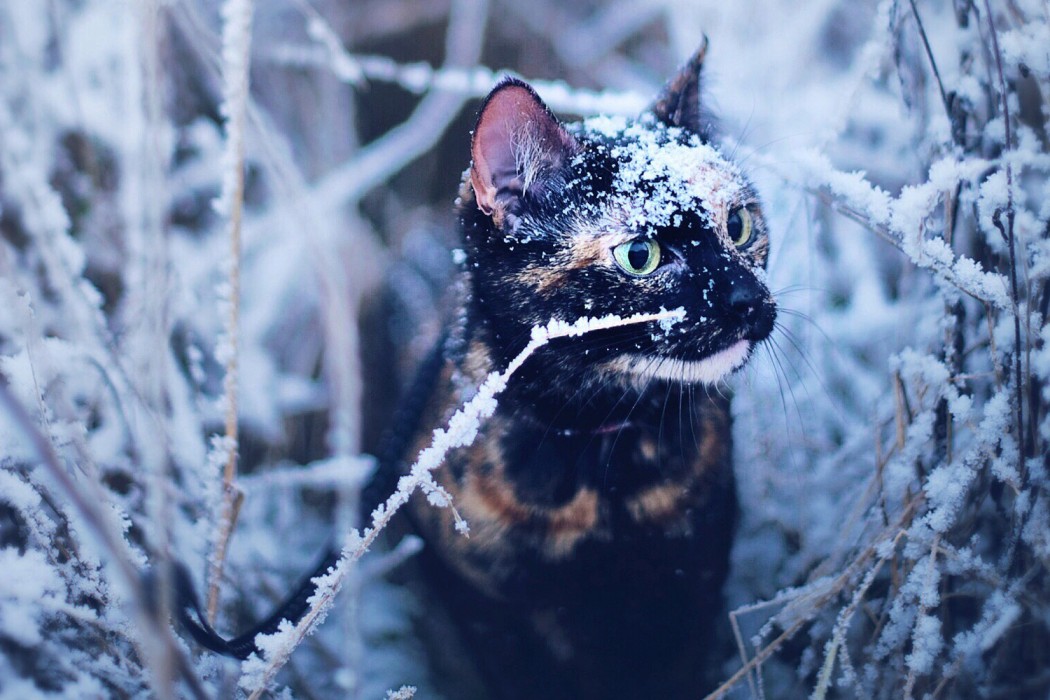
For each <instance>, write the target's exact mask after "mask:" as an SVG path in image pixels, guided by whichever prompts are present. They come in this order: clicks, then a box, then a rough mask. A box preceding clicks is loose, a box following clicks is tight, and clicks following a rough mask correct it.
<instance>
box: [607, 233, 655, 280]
mask: <svg viewBox="0 0 1050 700" xmlns="http://www.w3.org/2000/svg"><path fill="white" fill-rule="evenodd" d="M613 257H614V258H615V259H616V264H617V265H619V266H620V267H621V268H622V269H623V271H624V272H626V273H627V274H629V275H634V276H635V277H644V276H646V275H649V274H652V272H653V270H655V269H656V267H657V265H659V264H660V244H659V243H657V242H656V241H652V240H641V239H635V240H633V241H628V242H626V243H621V244H620V245H618V246H616V247H615V248H613Z"/></svg>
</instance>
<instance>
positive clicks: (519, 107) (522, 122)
mask: <svg viewBox="0 0 1050 700" xmlns="http://www.w3.org/2000/svg"><path fill="white" fill-rule="evenodd" d="M526 144H529V145H528V146H526ZM571 144H572V137H571V136H569V134H568V133H566V132H565V131H564V130H563V129H562V128H561V125H560V124H558V122H557V120H556V119H555V118H554V117H553V116H551V113H550V112H549V111H548V110H547V107H546V106H545V105H544V104H543V103H542V102H541V101H540V99H539V98H538V97H536V95H535V93H533V92H532V91H531V90H529V89H528V88H527V87H525V86H524V85H520V84H514V83H511V84H507V85H503V86H500V87H497V88H496V90H495V92H493V93H492V95H491V96H490V97H489V100H488V102H487V103H486V104H485V107H484V109H483V110H482V112H481V116H480V117H479V118H478V124H477V127H476V128H475V130H474V139H473V142H472V145H471V157H472V158H473V164H472V166H471V171H470V181H471V184H472V185H473V187H474V193H475V197H476V198H477V203H478V208H479V209H481V211H483V212H484V213H486V214H492V213H493V212H494V211H495V210H496V209H497V205H498V202H497V197H496V195H497V194H498V193H499V192H500V191H501V190H503V191H506V192H511V193H514V194H518V195H520V194H521V193H522V192H524V189H525V184H526V183H525V178H524V177H523V176H524V175H525V173H526V172H527V171H531V172H533V173H535V172H537V171H538V170H539V169H540V168H541V167H543V166H550V165H556V164H557V163H560V162H561V158H562V154H563V153H564V152H565V151H566V150H567V149H569V148H570V147H571ZM529 159H532V161H534V162H527V161H528V160H529Z"/></svg>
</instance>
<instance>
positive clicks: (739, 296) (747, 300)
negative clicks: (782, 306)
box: [729, 282, 777, 340]
mask: <svg viewBox="0 0 1050 700" xmlns="http://www.w3.org/2000/svg"><path fill="white" fill-rule="evenodd" d="M729 308H730V310H731V311H732V313H733V315H734V316H735V317H736V318H738V319H740V322H741V324H742V325H743V326H744V337H745V338H747V339H748V340H765V339H766V338H767V337H769V334H770V333H772V332H773V322H774V321H776V317H777V311H776V307H775V306H774V305H773V304H772V303H771V302H770V301H769V300H768V299H767V296H766V292H765V290H764V289H762V288H761V287H759V286H758V285H757V284H753V283H750V284H749V283H747V282H737V283H736V284H734V285H733V289H732V291H730V292H729Z"/></svg>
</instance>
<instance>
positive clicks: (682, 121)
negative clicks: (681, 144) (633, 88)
mask: <svg viewBox="0 0 1050 700" xmlns="http://www.w3.org/2000/svg"><path fill="white" fill-rule="evenodd" d="M706 55H707V37H706V36H704V40H703V42H702V43H701V44H700V48H698V49H697V50H696V53H694V54H693V56H692V57H691V58H690V59H689V60H688V61H686V62H685V65H683V66H682V67H681V68H680V69H679V70H678V73H676V74H675V76H674V77H673V78H671V80H669V81H668V82H667V85H665V86H664V89H663V90H661V91H660V94H659V95H658V96H657V98H656V101H655V102H653V104H652V106H650V107H649V110H648V111H649V112H650V113H652V115H653V116H655V117H656V120H657V121H660V122H663V123H664V124H666V125H667V126H675V127H679V128H681V129H685V130H686V131H691V132H693V133H694V134H697V135H698V136H700V137H701V138H702V139H703V140H705V141H707V140H709V139H710V138H711V136H712V135H713V132H714V127H715V124H714V119H713V118H712V117H711V115H710V114H708V113H707V111H706V110H705V109H704V107H705V105H704V104H703V94H702V90H701V85H700V82H701V74H702V72H703V67H704V57H705V56H706Z"/></svg>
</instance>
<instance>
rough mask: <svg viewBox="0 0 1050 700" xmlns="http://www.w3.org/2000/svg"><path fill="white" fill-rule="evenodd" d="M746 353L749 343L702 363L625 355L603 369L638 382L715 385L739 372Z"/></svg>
mask: <svg viewBox="0 0 1050 700" xmlns="http://www.w3.org/2000/svg"><path fill="white" fill-rule="evenodd" d="M750 354H751V341H749V340H738V341H737V342H735V343H733V344H732V345H730V346H729V347H728V348H726V349H725V350H719V351H718V352H716V353H715V354H713V355H711V356H709V357H705V358H704V359H702V360H680V359H678V358H675V357H660V358H653V357H646V356H644V355H630V354H626V355H620V356H619V357H616V358H613V359H612V360H610V361H609V362H607V363H605V364H604V366H603V369H607V370H609V371H611V372H615V373H617V374H625V375H628V376H629V377H631V378H632V379H634V380H641V381H648V380H651V379H662V380H665V381H670V382H679V383H682V384H715V383H717V382H718V381H720V380H721V379H724V378H725V377H727V376H729V375H730V374H732V373H733V372H734V371H735V370H737V369H739V368H740V367H741V366H742V365H743V364H744V363H745V362H746V361H747V358H748V356H749V355H750Z"/></svg>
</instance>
